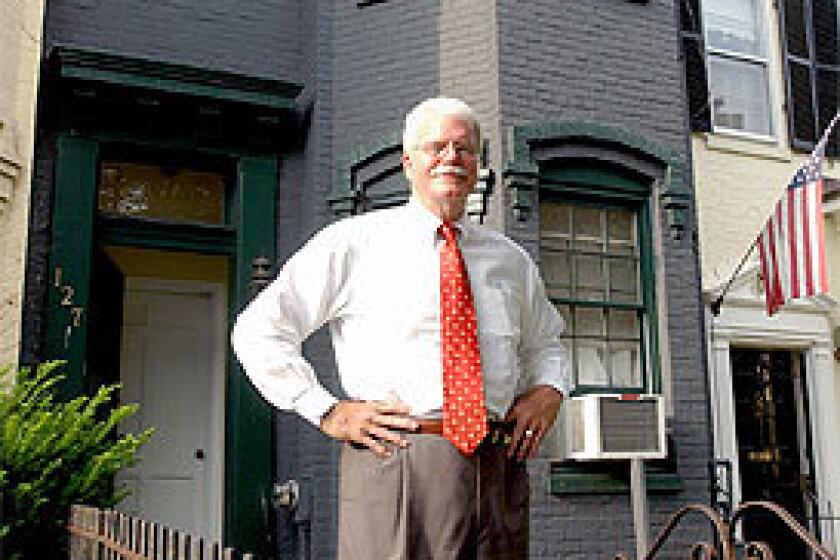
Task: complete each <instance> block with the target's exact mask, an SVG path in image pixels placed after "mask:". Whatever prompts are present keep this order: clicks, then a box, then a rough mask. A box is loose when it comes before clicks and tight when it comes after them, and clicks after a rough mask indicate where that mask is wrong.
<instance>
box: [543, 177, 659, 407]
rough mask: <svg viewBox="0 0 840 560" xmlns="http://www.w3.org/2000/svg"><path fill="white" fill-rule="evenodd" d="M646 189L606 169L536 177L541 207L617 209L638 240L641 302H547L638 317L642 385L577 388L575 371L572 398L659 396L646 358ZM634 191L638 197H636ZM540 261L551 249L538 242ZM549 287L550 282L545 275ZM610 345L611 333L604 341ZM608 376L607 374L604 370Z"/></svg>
mask: <svg viewBox="0 0 840 560" xmlns="http://www.w3.org/2000/svg"><path fill="white" fill-rule="evenodd" d="M642 187H644V184H643V183H642V182H641V181H640V180H638V179H636V178H630V177H628V176H626V175H625V174H622V173H620V172H613V171H611V170H607V169H595V168H586V167H573V166H572V167H566V168H559V169H547V170H541V173H540V185H539V192H540V203H541V204H542V203H553V202H560V203H563V204H568V205H574V206H589V207H597V208H605V209H609V208H616V209H623V210H630V211H632V212H633V213H634V215H635V217H636V239H637V240H638V255H637V256H638V266H639V275H638V282H639V284H638V290H639V295H640V299H639V301H637V302H635V303H630V302H620V301H609V300H607V301H600V302H596V301H591V300H582V299H577V298H574V297H568V298H563V297H552V298H551V301H552V303H554V304H555V305H557V306H569V307H570V308H571V310H573V309H574V308H575V307H596V308H601V309H605V310H610V309H616V310H635V311H636V312H637V320H638V328H639V339H638V341H639V353H640V355H639V361H640V364H639V373H640V379H639V381H640V382H641V383H640V384H639V385H637V386H628V385H582V384H578V383H577V373H578V372H577V371H576V369H575V371H574V376H575V377H574V385H575V387H574V390H573V393H572V394H574V395H580V394H586V393H597V392H601V393H612V392H622V393H649V392H659V391H660V387H661V379H660V368H659V363H658V361H657V360H655V359H650V356H656V355H658V352H657V351H656V350H657V348H658V342H657V316H656V277H655V268H654V259H653V235H652V226H651V207H650V206H651V205H650V200H649V198H650V197H649V196H645V195H644V194H642V193H641V192H639V189H640V188H642ZM645 188H646V187H645ZM634 191H636V192H634ZM540 243H541V244H540V254H541V260H542V258H543V257H542V255H543V251H545V250H551V249H550V248H547V247H546V244H545V243H544V242H543V240H542V231H541V241H540ZM544 280H545V282H546V284H547V285H548V286H550V284H551V279H550V278H548V277H546V276H545V274H544ZM570 317H571V318H572V319H571V321H570V322H571V325H569V327H568V328H570V329H571V336H570V337H569V338H570V339H571V340H572V341H574V340H575V339H576V338H581V337H576V336H575V334H574V319H573V317H574V314H573V313H570ZM605 340H606V341H609V334H608V333H607V334H606V336H605ZM575 348H576V345H575V344H574V342H573V343H572V344H571V348H570V352H571V353H572V362H573V367H575V368H577V361H576V359H575V355H574V352H575ZM608 371H609V370H608Z"/></svg>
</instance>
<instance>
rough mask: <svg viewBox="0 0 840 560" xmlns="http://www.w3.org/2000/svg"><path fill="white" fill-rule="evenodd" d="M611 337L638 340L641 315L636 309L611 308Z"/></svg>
mask: <svg viewBox="0 0 840 560" xmlns="http://www.w3.org/2000/svg"><path fill="white" fill-rule="evenodd" d="M609 337H610V339H623V340H633V341H637V340H639V338H640V333H639V315H638V312H637V311H636V310H635V309H610V315H609Z"/></svg>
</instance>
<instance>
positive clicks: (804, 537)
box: [614, 502, 837, 560]
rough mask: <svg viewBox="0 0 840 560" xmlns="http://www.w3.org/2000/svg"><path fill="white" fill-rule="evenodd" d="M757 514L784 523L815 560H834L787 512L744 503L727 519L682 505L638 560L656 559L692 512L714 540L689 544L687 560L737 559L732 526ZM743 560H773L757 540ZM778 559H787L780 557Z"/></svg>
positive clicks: (747, 545)
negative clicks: (707, 526)
mask: <svg viewBox="0 0 840 560" xmlns="http://www.w3.org/2000/svg"><path fill="white" fill-rule="evenodd" d="M757 511H762V512H764V513H767V512H769V513H771V514H772V515H774V516H775V517H777V518H778V519H780V520H781V521H782V522H784V523H785V525H787V526H788V528H789V529H790V531H791V537H794V536H795V537H797V538H799V539H800V540H801V541H802V542H803V543H804V544H805V545H806V546H807V547H808V548H809V549H810V552H811V554H812V555H813V557H814V558H819V559H820V560H837V559H836V557H835V556H834V554H832V553H831V552H829V550H828V549H826V548H825V547H824V546H823V545H822V544H821V543H820V542H819V541H818V540H817V538H816V537H815V536H814V535H813V534H812V533H811V532H809V531H808V530H807V529H806V528H805V527H803V526H802V525H801V524H800V523H799V522H798V521H797V520H796V519H795V518H794V517H793V516H792V515H791V514H790V513H788V512H787V511H786V510H785V509H784V508H782V507H781V506H779V505H778V504H774V503H772V502H744V503H742V504H741V505H739V506H738V507H736V508H735V510H734V511H733V512H732V515H731V516H730V517H729V518H728V519H726V518H724V517H723V516H721V515H720V514H719V513H718V512H717V511H715V509H714V508H712V507H710V506H706V505H702V504H689V505H687V506H684V507H682V508H681V509H680V510H679V511H677V513H675V514H674V515H673V516H672V517H671V519H670V520H669V521H668V523H667V524H666V525H665V527H664V528H663V529H662V531H661V532H660V533H659V536H658V537H657V538H656V540H655V541H654V543H653V545H652V546H651V547H650V550H649V551H648V552H647V554H645V555H644V557H643V558H642V559H640V560H653V559H654V558H656V554H657V553H658V552H659V551H660V550H661V549H662V547H663V545H664V544H665V543H666V541H667V540H668V537H669V536H670V535H671V534H672V533H673V531H674V529H676V527H677V526H678V525H679V523H680V521H682V519H683V518H685V517H686V516H687V515H689V514H691V513H699V514H701V515H704V516H706V518H708V520H709V522H710V523H711V525H712V527H713V528H714V531H715V535H714V537H715V541H714V542H702V541H701V542H696V543H694V544H692V545H691V548H690V549H689V552H688V558H689V559H690V560H718V559H719V560H737V558H738V556H737V550H738V548H740V546H739V547H737V548H736V544H735V527H736V526H737V525H738V522H739V521H741V520H743V519H744V517H745V516H747V515H749V514H751V513H753V512H757ZM743 558H744V560H775V556H774V555H773V550H772V549H771V548H770V545H769V544H768V543H766V542H760V541H750V542H746V543H744V546H743ZM614 560H630V558H629V557H628V556H627V555H625V554H617V555H616V556H615V557H614ZM779 560H789V559H787V558H780V559H779Z"/></svg>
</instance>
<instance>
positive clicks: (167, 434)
mask: <svg viewBox="0 0 840 560" xmlns="http://www.w3.org/2000/svg"><path fill="white" fill-rule="evenodd" d="M132 280H133V279H129V281H128V283H127V289H126V294H125V303H124V319H123V343H122V352H121V357H120V362H121V364H120V376H121V381H122V383H123V393H122V401H123V402H126V403H128V402H136V403H139V404H140V410H139V412H138V413H137V415H135V416H134V417H132V418H131V419H130V420H129V421H128V422H126V426H125V427H126V429H127V430H132V431H133V430H138V431H139V430H142V429H145V428H146V427H153V428H154V429H155V434H154V435H153V436H152V439H151V440H150V441H149V442H148V443H147V444H146V445H145V446H144V447H143V448H142V450H141V452H140V454H139V461H138V463H137V464H136V465H135V467H133V468H132V469H129V470H127V471H126V472H125V473H124V474H123V476H121V481H122V482H124V483H126V484H127V485H129V487H130V488H131V489H132V491H133V493H132V495H131V496H129V498H127V499H126V500H125V501H124V502H123V504H121V507H120V509H122V510H124V511H127V512H129V513H132V514H134V515H137V516H139V517H142V518H144V519H148V520H151V521H157V522H161V523H164V524H166V525H169V526H171V527H175V528H179V529H182V530H185V531H188V532H190V533H193V534H196V535H200V536H204V537H210V538H214V539H215V538H218V537H219V534H220V526H221V498H220V496H221V465H222V461H221V459H222V457H221V456H222V449H223V445H221V441H220V440H221V427H220V426H221V423H220V421H219V418H220V410H219V409H220V408H221V406H220V395H221V393H222V390H221V388H222V383H223V380H222V379H220V377H222V376H220V375H218V372H219V371H220V364H219V363H218V362H219V359H220V358H219V356H220V352H219V348H218V345H219V340H218V338H219V337H218V334H219V333H218V332H217V331H218V330H219V321H218V318H219V317H220V316H222V315H221V314H222V312H223V311H222V309H220V305H221V299H222V298H220V297H218V294H215V295H214V293H213V291H212V290H210V291H208V290H206V289H202V287H201V285H198V284H196V283H188V282H153V281H145V282H143V281H134V282H132ZM205 286H206V285H205ZM222 326H223V323H222ZM223 344H224V343H223V342H222V348H223V347H224V346H223Z"/></svg>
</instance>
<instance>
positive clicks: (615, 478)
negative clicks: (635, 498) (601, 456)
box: [548, 461, 685, 495]
mask: <svg viewBox="0 0 840 560" xmlns="http://www.w3.org/2000/svg"><path fill="white" fill-rule="evenodd" d="M645 482H646V485H647V491H648V492H649V493H653V494H675V493H677V492H681V491H682V490H683V489H684V486H685V484H684V481H683V478H682V477H681V476H680V475H679V473H677V472H676V471H675V470H671V469H664V468H662V467H659V468H657V467H656V466H653V465H648V466H647V472H646V473H645ZM548 491H549V493H550V494H554V495H570V494H629V493H630V475H629V467H628V466H627V462H626V461H621V462H620V464H616V463H605V462H593V463H580V462H579V463H574V464H570V463H569V462H565V463H555V464H554V466H553V468H552V471H551V476H550V480H549V490H548Z"/></svg>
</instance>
